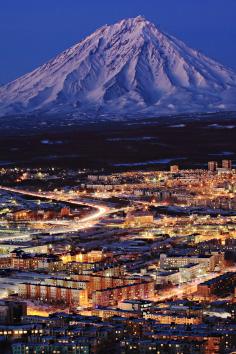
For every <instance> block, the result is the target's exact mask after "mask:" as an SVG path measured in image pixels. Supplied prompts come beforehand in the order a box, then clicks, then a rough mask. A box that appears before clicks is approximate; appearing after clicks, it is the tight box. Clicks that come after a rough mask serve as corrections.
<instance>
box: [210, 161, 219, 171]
mask: <svg viewBox="0 0 236 354" xmlns="http://www.w3.org/2000/svg"><path fill="white" fill-rule="evenodd" d="M217 167H218V163H217V162H216V161H209V162H208V171H211V172H214V171H216V169H217Z"/></svg>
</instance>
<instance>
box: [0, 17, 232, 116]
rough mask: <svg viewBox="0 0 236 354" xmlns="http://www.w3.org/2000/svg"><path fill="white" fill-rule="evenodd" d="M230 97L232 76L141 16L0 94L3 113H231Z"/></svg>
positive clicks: (72, 50)
mask: <svg viewBox="0 0 236 354" xmlns="http://www.w3.org/2000/svg"><path fill="white" fill-rule="evenodd" d="M235 97H236V73H234V72H233V71H232V70H231V69H228V68H225V67H224V66H223V65H222V64H219V63H217V62H216V61H214V60H213V59H210V58H208V57H206V56H205V55H203V54H201V53H200V52H198V51H196V50H194V49H191V48H189V47H188V46H186V45H185V44H184V43H183V42H182V41H180V40H178V39H177V38H175V37H173V36H171V35H168V34H166V33H165V32H162V31H160V30H159V29H158V28H157V27H156V26H155V25H154V24H153V23H151V22H150V21H148V20H146V19H145V18H144V17H142V16H138V17H136V18H130V19H125V20H121V21H119V22H118V23H116V24H114V25H110V26H109V25H105V26H103V27H101V28H99V29H98V30H96V31H95V32H94V33H92V34H91V35H89V36H88V37H86V38H85V39H83V40H81V41H80V42H79V43H77V44H75V45H74V46H72V47H71V48H69V49H67V50H65V51H63V52H62V53H61V54H59V55H57V56H56V57H55V58H53V59H51V60H50V61H49V62H47V63H45V64H43V65H41V66H40V67H39V68H37V69H35V70H33V71H32V72H30V73H28V74H25V75H24V76H22V77H20V78H18V79H16V80H14V81H12V82H10V83H8V84H6V85H4V86H2V87H0V114H1V115H9V114H17V113H30V112H35V111H43V112H48V113H71V114H74V113H78V114H79V113H82V112H83V113H86V112H89V113H90V114H93V113H94V114H96V115H102V114H109V113H110V114H114V115H116V114H121V115H122V114H141V115H143V116H145V115H150V114H154V115H156V116H158V115H163V114H179V113H191V112H215V111H221V110H222V111H226V110H227V111H234V110H236V99H235Z"/></svg>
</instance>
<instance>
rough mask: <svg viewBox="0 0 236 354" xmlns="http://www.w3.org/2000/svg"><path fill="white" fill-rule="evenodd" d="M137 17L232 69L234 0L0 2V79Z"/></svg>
mask: <svg viewBox="0 0 236 354" xmlns="http://www.w3.org/2000/svg"><path fill="white" fill-rule="evenodd" d="M138 15H143V16H145V17H146V18H147V19H148V20H150V21H152V22H154V23H155V24H157V25H158V26H159V27H160V29H162V30H164V31H166V32H168V33H169V34H172V35H174V36H176V37H178V38H179V39H181V40H183V41H184V42H186V44H188V45H189V46H191V47H193V48H196V49H198V50H200V51H201V52H203V53H204V54H206V55H208V56H210V57H212V58H213V59H216V60H218V61H219V62H221V63H222V64H224V65H226V66H228V67H231V68H232V69H234V70H235V71H236V20H235V16H236V0H1V2H0V38H1V55H0V83H6V82H8V81H11V80H13V79H15V78H17V77H19V76H21V75H23V74H25V73H27V72H29V71H31V70H33V69H35V68H36V67H37V66H39V65H41V64H43V63H44V62H47V61H48V60H49V59H50V58H52V57H54V56H55V55H57V54H58V53H60V52H61V51H63V50H64V49H66V48H68V47H70V46H72V45H73V44H75V43H77V42H79V41H80V40H81V39H82V38H84V37H85V36H87V35H88V34H90V33H92V32H93V31H95V30H96V29H97V28H98V27H101V26H103V25H104V24H112V23H114V22H117V21H119V20H121V19H123V18H128V17H136V16H138Z"/></svg>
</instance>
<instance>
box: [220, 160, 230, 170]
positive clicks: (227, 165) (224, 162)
mask: <svg viewBox="0 0 236 354" xmlns="http://www.w3.org/2000/svg"><path fill="white" fill-rule="evenodd" d="M222 168H226V169H228V170H231V169H232V161H231V160H222Z"/></svg>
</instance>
